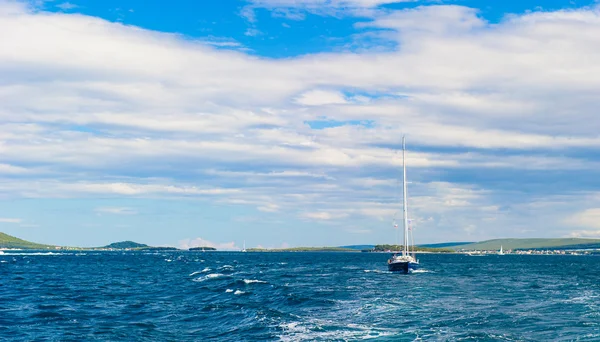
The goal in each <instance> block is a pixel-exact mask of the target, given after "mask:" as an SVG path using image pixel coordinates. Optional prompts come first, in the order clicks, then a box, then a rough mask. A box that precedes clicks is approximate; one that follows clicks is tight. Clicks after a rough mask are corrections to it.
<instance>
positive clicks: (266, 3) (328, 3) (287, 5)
mask: <svg viewBox="0 0 600 342" xmlns="http://www.w3.org/2000/svg"><path fill="white" fill-rule="evenodd" d="M411 1H414V0H302V1H297V0H249V2H250V5H248V6H245V7H244V8H243V10H242V16H244V17H245V18H247V19H248V20H249V21H251V22H254V21H255V20H256V17H255V15H254V13H253V12H254V11H253V10H254V9H255V8H266V9H268V10H271V11H273V15H274V16H283V17H286V18H288V19H292V20H302V19H304V16H303V15H302V12H301V11H305V12H309V13H312V14H317V15H323V16H342V15H354V16H371V15H373V13H374V11H373V10H374V9H376V8H377V7H378V6H381V5H385V4H392V3H399V2H411Z"/></svg>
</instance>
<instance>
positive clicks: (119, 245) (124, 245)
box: [104, 241, 149, 249]
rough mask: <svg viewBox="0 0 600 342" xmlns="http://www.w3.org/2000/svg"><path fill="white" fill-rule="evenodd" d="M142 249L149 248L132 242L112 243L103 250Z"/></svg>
mask: <svg viewBox="0 0 600 342" xmlns="http://www.w3.org/2000/svg"><path fill="white" fill-rule="evenodd" d="M142 247H149V246H148V245H145V244H143V243H137V242H133V241H121V242H114V243H111V244H110V245H107V246H104V248H115V249H125V248H142Z"/></svg>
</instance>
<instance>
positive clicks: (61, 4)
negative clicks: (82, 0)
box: [56, 1, 79, 11]
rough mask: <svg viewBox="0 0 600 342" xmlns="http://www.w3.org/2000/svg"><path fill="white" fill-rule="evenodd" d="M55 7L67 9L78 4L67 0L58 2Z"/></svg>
mask: <svg viewBox="0 0 600 342" xmlns="http://www.w3.org/2000/svg"><path fill="white" fill-rule="evenodd" d="M56 7H58V8H60V9H61V10H63V11H69V10H72V9H75V8H78V7H79V6H77V5H75V4H72V3H70V2H68V1H67V2H63V3H60V4H58V5H56Z"/></svg>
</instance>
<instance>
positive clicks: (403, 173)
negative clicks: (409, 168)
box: [402, 136, 408, 255]
mask: <svg viewBox="0 0 600 342" xmlns="http://www.w3.org/2000/svg"><path fill="white" fill-rule="evenodd" d="M402 196H403V200H402V206H403V212H404V250H403V251H402V255H408V206H407V204H406V198H407V196H406V143H405V138H404V136H403V137H402Z"/></svg>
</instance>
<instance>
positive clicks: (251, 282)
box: [243, 279, 267, 284]
mask: <svg viewBox="0 0 600 342" xmlns="http://www.w3.org/2000/svg"><path fill="white" fill-rule="evenodd" d="M243 282H244V283H246V284H266V283H267V282H266V281H264V280H258V279H244V280H243Z"/></svg>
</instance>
